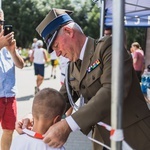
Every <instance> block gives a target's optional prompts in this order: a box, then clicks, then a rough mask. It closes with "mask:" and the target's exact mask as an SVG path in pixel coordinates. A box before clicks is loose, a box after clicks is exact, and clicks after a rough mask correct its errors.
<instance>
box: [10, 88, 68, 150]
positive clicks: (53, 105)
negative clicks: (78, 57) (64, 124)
mask: <svg viewBox="0 0 150 150" xmlns="http://www.w3.org/2000/svg"><path fill="white" fill-rule="evenodd" d="M65 106H66V103H65V100H64V98H63V96H62V95H61V94H60V93H59V92H58V91H57V90H55V89H52V88H45V89H43V90H41V91H39V92H38V93H37V94H36V95H35V97H34V100H33V105H32V115H33V128H32V130H28V129H23V131H24V132H25V134H22V135H18V136H17V137H15V138H14V139H13V141H12V145H11V148H10V150H65V148H64V147H61V148H52V147H49V146H48V145H47V144H45V143H44V142H43V140H42V138H43V137H42V135H43V134H45V133H46V131H47V130H48V129H49V127H50V126H52V125H53V124H55V123H56V122H58V121H60V120H61V117H62V115H63V113H64V111H65Z"/></svg>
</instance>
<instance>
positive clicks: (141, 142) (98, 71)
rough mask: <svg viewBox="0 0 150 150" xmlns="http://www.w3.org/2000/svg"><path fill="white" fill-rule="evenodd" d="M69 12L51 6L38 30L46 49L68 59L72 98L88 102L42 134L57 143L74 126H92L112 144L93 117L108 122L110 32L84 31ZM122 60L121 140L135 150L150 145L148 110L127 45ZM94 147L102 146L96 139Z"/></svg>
mask: <svg viewBox="0 0 150 150" xmlns="http://www.w3.org/2000/svg"><path fill="white" fill-rule="evenodd" d="M68 13H70V12H68V11H66V10H61V9H52V10H51V11H50V12H49V14H48V15H47V16H46V17H45V19H44V20H43V21H42V22H41V23H40V24H39V26H38V27H37V29H36V30H37V31H38V33H39V34H40V35H41V36H42V37H43V38H44V39H45V42H46V43H47V47H48V51H49V52H52V51H53V50H55V52H56V54H57V56H60V55H62V56H64V57H66V58H68V59H69V60H70V61H71V63H70V65H69V73H68V80H69V83H68V84H69V87H70V90H71V92H70V93H71V94H72V98H73V100H74V101H77V99H78V98H79V97H80V95H82V96H83V97H84V102H85V103H86V104H85V105H84V106H82V107H81V108H79V110H78V111H76V112H75V113H73V114H72V115H71V116H68V117H67V118H66V119H64V120H62V121H60V122H58V123H57V124H55V125H53V126H51V127H50V128H49V130H48V131H47V133H46V134H45V135H44V139H43V140H44V142H45V143H47V144H48V145H50V146H52V147H60V146H62V145H63V144H64V143H65V142H66V140H67V138H68V136H69V134H70V133H71V132H72V131H76V130H81V132H83V133H84V134H86V135H87V134H88V133H89V132H90V131H91V130H93V137H94V138H95V139H96V140H103V142H104V143H105V144H107V145H110V134H109V132H108V131H107V130H106V129H104V128H103V127H100V126H98V125H97V123H98V122H99V121H102V122H104V123H106V124H109V125H110V109H111V66H112V64H111V59H112V50H111V49H112V37H111V36H105V37H104V38H102V39H100V40H95V39H93V38H91V37H86V36H85V34H84V33H83V31H82V29H81V28H80V27H79V26H78V25H77V24H76V23H75V22H74V21H73V20H72V18H71V17H70V16H69V15H68ZM122 61H124V70H122V71H123V72H124V81H125V82H124V85H123V87H122V88H123V91H124V100H123V123H122V124H123V126H122V128H123V131H124V137H125V141H126V142H127V143H128V144H129V145H130V146H131V147H132V148H134V149H136V150H138V149H139V150H141V149H142V150H147V149H149V148H150V110H149V109H148V107H147V105H146V102H145V100H144V97H143V94H142V93H141V89H140V85H139V82H138V80H137V77H136V74H135V72H134V69H133V66H132V57H131V55H130V54H129V53H128V52H127V51H126V50H125V49H124V60H122ZM78 62H81V64H79V63H78ZM60 91H61V93H62V94H63V96H64V97H65V99H66V100H67V104H68V108H69V107H70V105H69V100H68V95H67V90H66V86H65V85H63V86H62V88H61V90H60ZM101 136H102V139H101ZM93 149H94V150H100V149H101V146H99V145H98V144H94V145H93Z"/></svg>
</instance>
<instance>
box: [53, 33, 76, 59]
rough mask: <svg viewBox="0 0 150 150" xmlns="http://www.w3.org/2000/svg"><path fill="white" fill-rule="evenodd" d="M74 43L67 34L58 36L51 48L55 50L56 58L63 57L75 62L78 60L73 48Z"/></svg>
mask: <svg viewBox="0 0 150 150" xmlns="http://www.w3.org/2000/svg"><path fill="white" fill-rule="evenodd" d="M74 44H75V41H74V39H73V38H72V37H71V36H70V34H69V33H68V32H63V33H61V34H58V35H57V37H56V38H55V40H54V42H53V43H52V46H51V48H52V49H53V50H55V52H56V54H57V56H58V57H59V56H63V57H66V58H68V59H69V60H70V61H73V62H74V61H76V60H77V59H78V54H77V51H75V48H74Z"/></svg>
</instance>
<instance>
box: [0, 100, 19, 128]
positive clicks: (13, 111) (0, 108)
mask: <svg viewBox="0 0 150 150" xmlns="http://www.w3.org/2000/svg"><path fill="white" fill-rule="evenodd" d="M16 116H17V105H16V98H15V97H9V98H5V97H0V123H1V126H2V129H8V130H14V129H15V123H16Z"/></svg>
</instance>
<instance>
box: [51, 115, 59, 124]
mask: <svg viewBox="0 0 150 150" xmlns="http://www.w3.org/2000/svg"><path fill="white" fill-rule="evenodd" d="M60 120H61V116H60V115H58V116H56V117H55V118H54V120H53V124H55V123H56V122H58V121H60Z"/></svg>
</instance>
